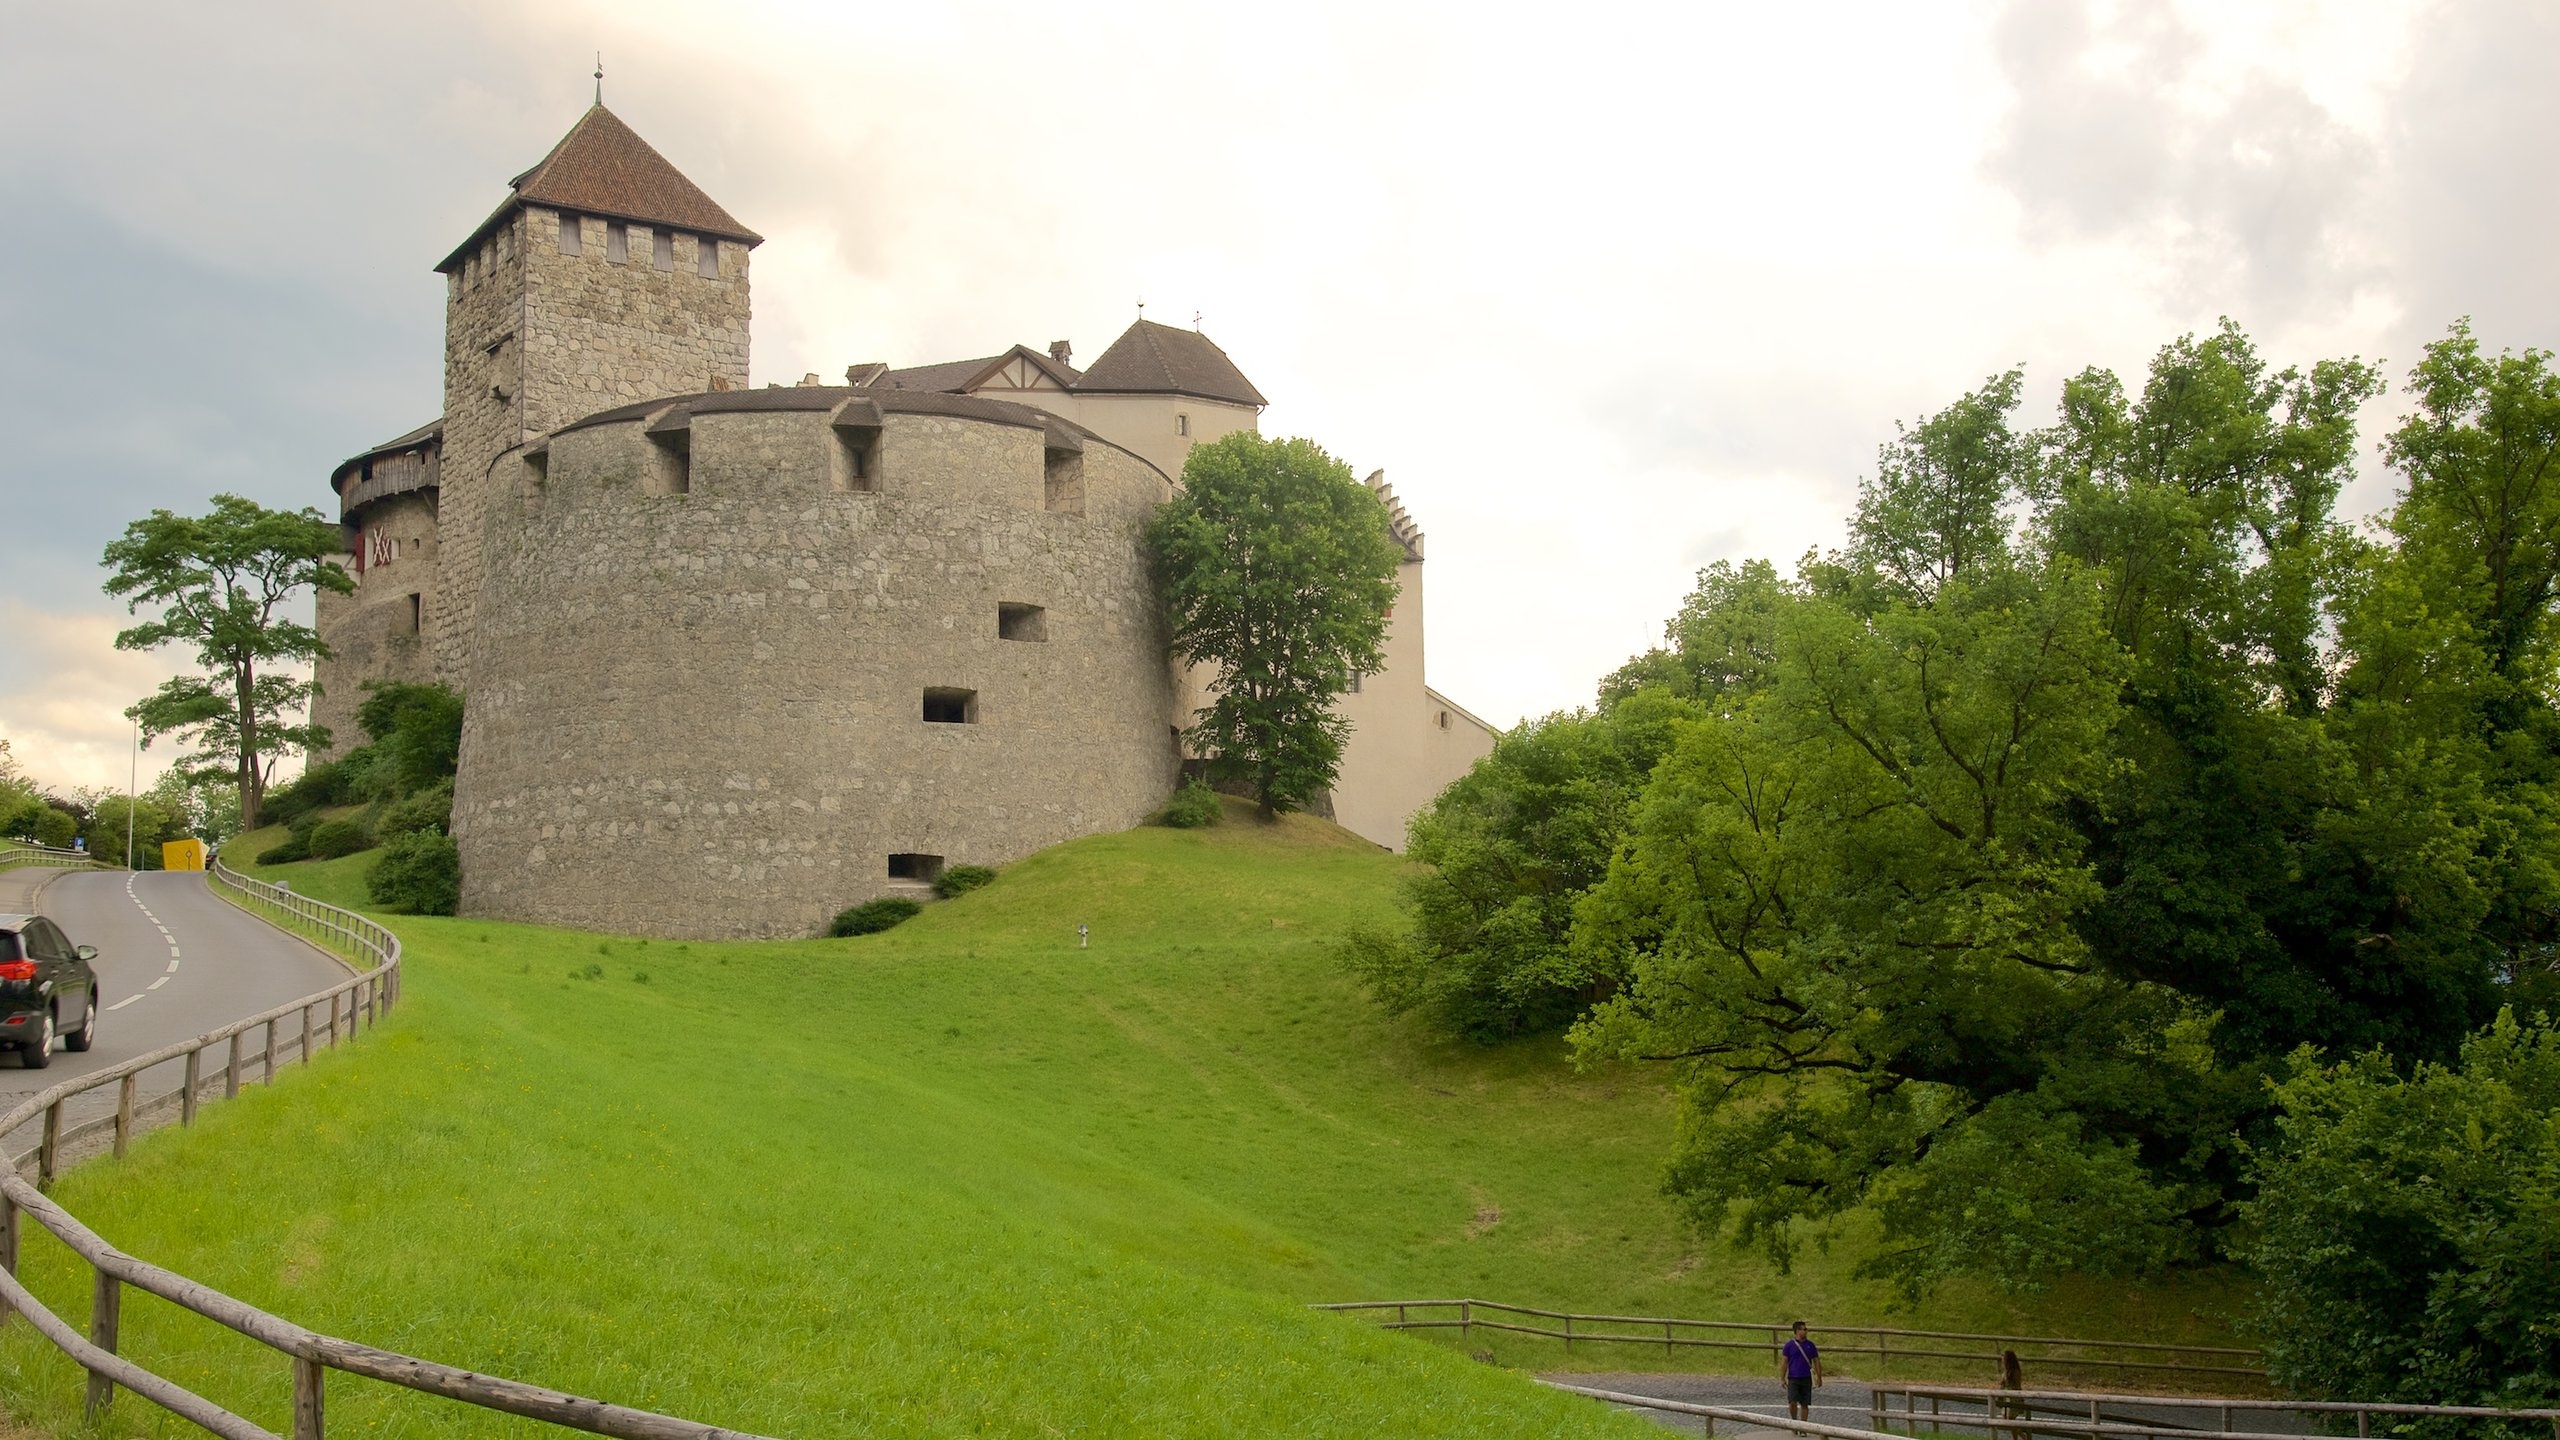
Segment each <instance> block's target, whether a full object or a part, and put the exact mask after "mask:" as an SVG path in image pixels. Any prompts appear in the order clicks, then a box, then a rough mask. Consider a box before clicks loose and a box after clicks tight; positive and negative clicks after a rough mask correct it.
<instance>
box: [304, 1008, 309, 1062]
mask: <svg viewBox="0 0 2560 1440" xmlns="http://www.w3.org/2000/svg"><path fill="white" fill-rule="evenodd" d="M302 1063H303V1064H305V1065H308V1064H310V1063H311V1007H310V1006H308V1005H305V1006H303V1007H302Z"/></svg>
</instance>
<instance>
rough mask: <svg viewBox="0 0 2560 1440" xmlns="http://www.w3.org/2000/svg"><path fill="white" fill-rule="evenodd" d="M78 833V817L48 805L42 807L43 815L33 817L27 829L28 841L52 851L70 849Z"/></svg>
mask: <svg viewBox="0 0 2560 1440" xmlns="http://www.w3.org/2000/svg"><path fill="white" fill-rule="evenodd" d="M79 833H80V821H79V818H78V817H76V816H74V815H73V814H71V812H69V811H67V810H57V809H55V808H54V807H52V806H50V805H47V806H46V807H44V811H43V813H41V814H39V815H37V816H36V817H35V823H34V824H32V825H29V826H28V827H27V838H28V839H30V840H33V841H34V842H36V843H37V844H39V845H42V846H45V847H47V848H49V849H54V850H68V849H70V848H71V841H72V839H73V837H75V836H77V835H78V834H79Z"/></svg>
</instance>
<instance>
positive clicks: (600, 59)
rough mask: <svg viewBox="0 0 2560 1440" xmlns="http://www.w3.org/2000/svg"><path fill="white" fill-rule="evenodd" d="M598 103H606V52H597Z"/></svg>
mask: <svg viewBox="0 0 2560 1440" xmlns="http://www.w3.org/2000/svg"><path fill="white" fill-rule="evenodd" d="M596 103H597V104H599V105H601V104H603V103H604V52H603V51H601V50H599V51H597V52H596Z"/></svg>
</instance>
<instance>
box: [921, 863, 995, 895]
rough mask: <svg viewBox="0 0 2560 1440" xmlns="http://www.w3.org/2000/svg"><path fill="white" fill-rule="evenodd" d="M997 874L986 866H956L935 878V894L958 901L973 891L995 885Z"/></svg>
mask: <svg viewBox="0 0 2560 1440" xmlns="http://www.w3.org/2000/svg"><path fill="white" fill-rule="evenodd" d="M995 878H996V872H994V871H993V870H990V869H988V868H987V867H986V866H984V865H954V866H952V867H951V868H950V869H948V870H945V871H943V872H942V873H941V874H939V875H936V876H934V877H933V893H934V894H936V895H939V896H941V897H942V898H943V899H945V900H957V899H959V898H960V897H961V896H963V895H966V894H968V893H969V892H970V891H972V890H977V889H982V888H984V887H986V886H988V885H992V884H994V883H995Z"/></svg>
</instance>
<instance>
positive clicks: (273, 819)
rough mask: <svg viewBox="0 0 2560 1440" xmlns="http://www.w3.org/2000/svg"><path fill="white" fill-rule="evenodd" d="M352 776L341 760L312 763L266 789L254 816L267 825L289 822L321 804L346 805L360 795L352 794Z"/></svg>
mask: <svg viewBox="0 0 2560 1440" xmlns="http://www.w3.org/2000/svg"><path fill="white" fill-rule="evenodd" d="M354 779H355V777H354V776H353V775H351V774H350V773H349V771H348V768H347V766H346V765H345V763H343V762H339V761H332V762H330V763H327V764H322V765H314V766H312V767H311V768H309V769H307V770H305V771H303V772H302V774H301V776H300V777H299V778H297V779H296V780H295V781H294V782H293V783H292V784H290V785H279V786H277V787H276V788H275V789H273V790H270V791H268V792H267V796H266V803H265V804H264V805H262V806H261V807H260V813H259V815H258V819H259V821H260V823H262V824H267V825H291V824H293V823H294V822H295V821H297V820H300V819H303V818H304V817H306V816H308V815H310V814H312V813H313V812H314V811H317V810H319V809H321V808H322V807H324V806H328V805H345V804H348V803H350V802H352V801H354V800H357V799H360V798H362V797H361V796H359V795H357V794H356V793H355V787H354Z"/></svg>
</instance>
